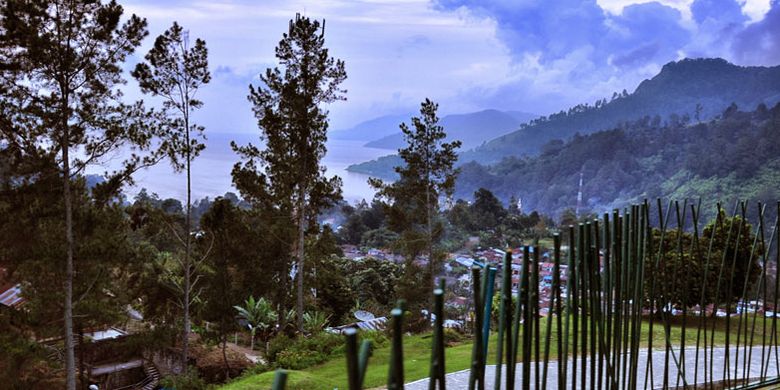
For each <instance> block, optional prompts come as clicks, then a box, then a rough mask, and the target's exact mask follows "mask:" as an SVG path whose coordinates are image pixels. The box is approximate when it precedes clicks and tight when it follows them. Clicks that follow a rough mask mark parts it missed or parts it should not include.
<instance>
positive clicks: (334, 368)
mask: <svg viewBox="0 0 780 390" xmlns="http://www.w3.org/2000/svg"><path fill="white" fill-rule="evenodd" d="M675 320H677V318H675ZM545 321H546V319H544V318H543V319H542V320H541V321H540V325H541V331H542V334H541V340H540V348H541V349H542V350H541V351H540V354H539V356H540V358H543V357H544V343H545V332H544V330H545V329H546V324H545ZM697 321H698V319H693V318H689V319H688V324H687V327H688V329H687V330H686V334H685V339H686V347H691V346H695V344H696V329H695V327H694V326H695V325H696V324H697V323H698V322H697ZM737 323H738V319H737V318H736V317H735V318H732V321H731V326H732V328H731V332H730V333H731V341H730V343H731V345H734V343H735V341H736V334H737V333H736V332H737ZM751 325H752V321H751ZM761 325H762V321H761V318H760V317H759V318H758V322H757V324H756V329H755V333H754V334H755V340H754V343H755V344H756V345H760V343H761V334H762V326H761ZM743 326H744V325H743ZM767 326H771V321H767ZM692 327H694V328H692ZM716 327H717V330H716V332H715V345H725V336H726V332H725V319H718V323H717V326H716ZM554 329H555V325H554V324H553V332H555V330H554ZM708 329H710V328H708ZM743 329H744V328H743ZM649 331H650V324H649V321H647V320H646V319H645V320H644V321H643V323H642V338H641V342H640V348H643V349H644V348H647V342H648V337H647V335H648V334H649ZM664 334H665V331H664V329H663V326H662V325H661V324H659V322H658V321H656V322H655V323H654V325H653V348H654V349H659V348H660V349H662V348H663V347H664V344H665V335H664ZM670 334H671V337H670V340H671V342H672V345H673V346H674V347H675V348H677V347H679V345H680V340H681V338H682V337H681V335H682V327H681V326H680V324H679V323H675V324H673V325H672V328H671V331H670ZM707 334H708V344H709V335H710V333H709V332H708V333H707ZM588 337H590V335H589V336H588ZM703 337H704V336H703V332H702V340H703ZM768 339H769V338H768V336H767V340H768ZM490 340H491V341H490V345H489V347H490V349H489V351H488V364H495V358H496V356H495V347H496V343H495V341H496V333H495V332H494V333H491V338H490ZM569 342H571V336H570V338H569ZM702 343H703V341H702ZM430 347H431V337H430V334H423V335H413V336H406V337H404V369H405V370H404V375H405V377H404V381H405V382H407V383H408V382H411V381H414V380H418V379H422V378H426V377H428V370H429V362H430V354H431V350H430ZM471 348H472V344H471V342H464V343H461V344H458V345H455V346H452V347H449V348H447V349H446V356H445V360H446V371H447V372H448V373H449V372H455V371H460V370H464V369H467V368H469V366H470V364H471ZM569 351H571V348H570V349H569ZM550 356H551V359H556V358H557V356H558V350H557V335H556V334H553V335H552V337H551V338H550ZM389 360H390V343H385V345H384V346H382V347H380V348H378V349H376V350H375V351H374V354H373V355H372V356H371V358H370V359H369V362H368V370H367V372H366V378H365V383H364V387H365V388H367V389H370V388H375V387H383V386H385V385H386V383H387V372H388V369H389ZM519 360H520V358H518V361H519ZM288 373H289V374H288V380H287V389H328V390H332V389H333V388H334V387H337V388H339V389H346V388H348V384H347V376H346V373H347V370H346V358H344V357H335V358H333V359H331V360H329V361H327V362H325V363H323V364H320V365H318V366H315V367H311V368H308V369H306V370H300V371H296V370H289V371H288ZM273 378H274V372H266V373H263V374H259V375H254V376H250V377H246V378H240V379H238V380H236V381H234V382H231V383H229V384H227V385H225V386H224V387H222V389H225V390H239V389H268V388H270V387H271V384H272V383H273Z"/></svg>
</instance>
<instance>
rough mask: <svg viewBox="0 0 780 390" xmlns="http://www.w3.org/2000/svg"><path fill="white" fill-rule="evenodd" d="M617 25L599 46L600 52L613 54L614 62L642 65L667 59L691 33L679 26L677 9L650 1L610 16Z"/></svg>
mask: <svg viewBox="0 0 780 390" xmlns="http://www.w3.org/2000/svg"><path fill="white" fill-rule="evenodd" d="M611 22H612V23H613V25H614V26H616V27H615V28H614V29H613V30H611V31H610V34H608V35H607V36H606V37H605V38H604V41H603V44H602V46H601V48H600V49H601V54H602V55H607V56H609V55H613V56H614V58H613V61H612V64H613V65H617V66H642V65H644V64H647V63H650V62H655V63H658V62H661V63H664V62H667V61H671V60H674V59H676V58H677V52H678V51H679V50H680V49H681V48H682V47H684V46H685V45H686V44H687V43H688V42H689V41H690V35H691V34H690V32H689V31H688V30H686V29H685V28H683V27H682V25H681V22H682V15H681V14H680V11H678V10H676V9H674V8H671V7H668V6H665V5H663V4H660V3H657V2H652V3H643V4H634V5H630V6H628V7H625V8H623V12H622V13H621V14H620V15H615V16H612V18H611Z"/></svg>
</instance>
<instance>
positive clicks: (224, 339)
mask: <svg viewBox="0 0 780 390" xmlns="http://www.w3.org/2000/svg"><path fill="white" fill-rule="evenodd" d="M222 322H223V326H222V362H224V363H225V380H230V363H228V358H227V333H225V327H224V320H223V321H222Z"/></svg>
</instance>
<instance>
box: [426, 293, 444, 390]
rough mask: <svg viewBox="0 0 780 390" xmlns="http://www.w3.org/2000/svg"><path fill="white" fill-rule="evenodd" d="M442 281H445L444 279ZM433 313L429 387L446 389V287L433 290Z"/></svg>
mask: <svg viewBox="0 0 780 390" xmlns="http://www.w3.org/2000/svg"><path fill="white" fill-rule="evenodd" d="M441 282H444V280H443V279H442V280H441ZM441 284H442V287H443V283H441ZM433 306H434V308H433V313H434V315H435V316H436V320H435V321H434V326H433V343H432V346H431V368H430V374H429V377H430V379H429V380H428V389H429V390H435V389H436V388H437V386H436V385H437V384H438V388H439V389H441V390H445V388H446V384H445V381H444V376H445V367H444V289H443V288H437V289H435V290H433Z"/></svg>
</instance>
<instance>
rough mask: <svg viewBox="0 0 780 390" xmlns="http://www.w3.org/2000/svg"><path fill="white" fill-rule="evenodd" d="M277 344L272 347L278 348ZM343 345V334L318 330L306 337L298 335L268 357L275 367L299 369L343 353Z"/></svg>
mask: <svg viewBox="0 0 780 390" xmlns="http://www.w3.org/2000/svg"><path fill="white" fill-rule="evenodd" d="M285 343H287V341H280V342H279V343H278V344H285ZM272 344H273V342H272ZM278 344H277V345H276V346H275V347H274V348H278ZM343 345H344V339H343V336H341V335H335V334H332V333H327V332H320V333H317V334H314V335H311V336H307V337H298V338H296V339H294V340H292V342H289V344H287V345H286V346H285V347H284V348H283V349H281V350H277V351H275V352H274V354H273V355H270V354H269V355H268V358H269V360H270V361H272V362H273V363H274V365H275V366H276V367H279V368H286V369H291V370H300V369H304V368H307V367H311V366H314V365H317V364H320V363H322V362H324V361H326V360H328V359H329V358H330V357H331V356H333V355H335V354H337V353H338V354H340V355H343V353H344V351H343ZM269 350H270V348H269Z"/></svg>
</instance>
